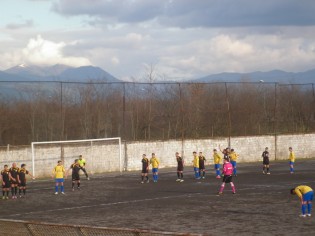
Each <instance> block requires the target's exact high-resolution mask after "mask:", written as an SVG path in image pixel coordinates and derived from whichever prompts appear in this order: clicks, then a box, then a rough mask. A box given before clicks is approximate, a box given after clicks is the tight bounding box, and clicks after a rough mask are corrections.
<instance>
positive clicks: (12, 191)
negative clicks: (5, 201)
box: [11, 188, 14, 197]
mask: <svg viewBox="0 0 315 236" xmlns="http://www.w3.org/2000/svg"><path fill="white" fill-rule="evenodd" d="M11 194H12V197H13V196H14V188H11Z"/></svg>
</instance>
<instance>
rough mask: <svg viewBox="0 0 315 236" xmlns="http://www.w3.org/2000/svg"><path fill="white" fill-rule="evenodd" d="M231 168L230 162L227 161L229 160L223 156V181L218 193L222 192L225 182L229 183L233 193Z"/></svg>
mask: <svg viewBox="0 0 315 236" xmlns="http://www.w3.org/2000/svg"><path fill="white" fill-rule="evenodd" d="M233 169H234V168H233V166H232V164H231V163H230V162H229V160H228V159H227V158H224V164H223V172H222V173H223V175H224V177H223V181H222V184H221V188H220V191H219V194H223V190H224V187H225V184H226V183H230V185H231V188H232V192H233V194H235V193H236V191H235V186H234V184H233V180H232V175H233Z"/></svg>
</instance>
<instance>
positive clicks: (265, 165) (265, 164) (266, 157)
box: [261, 147, 270, 175]
mask: <svg viewBox="0 0 315 236" xmlns="http://www.w3.org/2000/svg"><path fill="white" fill-rule="evenodd" d="M261 156H262V158H263V174H267V175H270V171H269V152H268V147H266V148H265V151H264V152H263V153H262V155H261ZM266 169H267V172H266Z"/></svg>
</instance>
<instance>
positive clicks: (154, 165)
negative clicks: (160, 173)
mask: <svg viewBox="0 0 315 236" xmlns="http://www.w3.org/2000/svg"><path fill="white" fill-rule="evenodd" d="M150 164H151V165H152V168H158V167H159V165H160V161H159V159H157V158H156V157H152V158H151V159H150Z"/></svg>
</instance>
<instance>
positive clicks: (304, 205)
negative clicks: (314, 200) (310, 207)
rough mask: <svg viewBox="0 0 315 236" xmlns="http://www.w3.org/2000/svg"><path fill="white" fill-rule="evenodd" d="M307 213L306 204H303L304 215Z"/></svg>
mask: <svg viewBox="0 0 315 236" xmlns="http://www.w3.org/2000/svg"><path fill="white" fill-rule="evenodd" d="M305 211H306V204H302V214H303V215H305Z"/></svg>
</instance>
